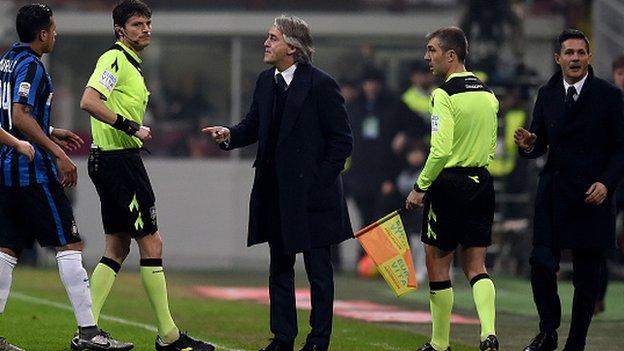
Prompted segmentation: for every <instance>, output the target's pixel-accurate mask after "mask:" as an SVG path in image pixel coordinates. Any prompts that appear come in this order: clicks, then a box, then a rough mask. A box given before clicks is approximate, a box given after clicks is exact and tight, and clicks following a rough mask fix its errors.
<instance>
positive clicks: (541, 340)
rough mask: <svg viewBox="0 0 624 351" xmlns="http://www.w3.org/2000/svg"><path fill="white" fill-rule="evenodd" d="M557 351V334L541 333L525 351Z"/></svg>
mask: <svg viewBox="0 0 624 351" xmlns="http://www.w3.org/2000/svg"><path fill="white" fill-rule="evenodd" d="M555 349H557V333H539V334H537V335H536V336H535V337H534V338H533V339H532V340H531V343H530V344H529V345H528V346H527V347H525V348H524V351H554V350H555Z"/></svg>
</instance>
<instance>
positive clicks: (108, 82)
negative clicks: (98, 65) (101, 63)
mask: <svg viewBox="0 0 624 351" xmlns="http://www.w3.org/2000/svg"><path fill="white" fill-rule="evenodd" d="M100 84H102V86H103V87H104V88H106V90H108V92H109V93H112V92H113V88H114V87H115V85H116V84H117V77H115V75H114V74H113V73H111V72H110V71H108V70H104V72H102V76H101V77H100Z"/></svg>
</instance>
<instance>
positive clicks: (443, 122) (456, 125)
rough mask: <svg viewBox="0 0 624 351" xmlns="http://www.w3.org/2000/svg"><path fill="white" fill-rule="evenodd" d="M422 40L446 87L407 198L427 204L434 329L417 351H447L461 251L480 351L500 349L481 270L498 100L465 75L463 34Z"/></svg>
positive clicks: (449, 31)
mask: <svg viewBox="0 0 624 351" xmlns="http://www.w3.org/2000/svg"><path fill="white" fill-rule="evenodd" d="M427 40H428V44H427V51H426V54H425V60H427V62H429V67H430V69H431V71H432V72H433V74H434V75H436V76H438V77H441V78H444V79H445V82H444V83H443V84H442V85H441V86H440V87H439V88H437V89H435V90H434V91H433V93H432V96H431V104H432V112H431V150H430V153H429V157H428V158H427V162H426V163H425V167H424V169H423V171H422V173H421V174H420V176H419V178H418V180H417V181H416V184H415V185H414V190H413V191H412V192H411V193H410V194H409V196H408V197H407V200H406V207H407V208H408V209H411V208H414V207H417V206H423V205H424V206H425V210H424V221H423V223H424V224H423V231H422V233H423V234H422V241H423V242H424V243H425V253H426V261H427V273H428V275H429V288H430V291H431V294H430V307H431V319H432V324H433V325H432V337H431V341H430V342H428V343H426V344H425V345H423V346H422V347H421V348H420V349H418V350H420V351H434V350H435V351H443V350H449V349H450V348H449V344H450V342H449V334H450V324H451V322H450V318H451V309H452V307H453V288H452V285H451V278H450V274H449V271H450V266H451V263H452V262H453V252H454V251H455V249H456V248H457V246H458V245H460V246H461V249H460V255H461V265H462V269H463V270H464V274H465V275H466V278H468V280H469V281H470V284H471V286H472V291H473V298H474V301H475V305H476V308H477V313H478V315H479V319H480V321H481V343H480V345H479V349H480V350H490V351H491V350H498V349H499V344H498V340H497V338H496V332H495V329H494V318H495V308H494V298H495V290H494V284H493V283H492V280H491V279H490V277H489V275H488V274H487V272H486V269H485V254H486V248H487V246H489V245H490V244H491V227H492V221H493V218H494V188H493V185H492V177H491V176H490V174H489V173H488V171H487V170H486V167H487V165H488V164H489V162H490V161H491V160H492V158H493V156H494V151H495V148H496V132H497V118H496V114H497V112H498V101H497V100H496V97H495V96H494V94H493V93H492V91H491V90H490V89H489V88H488V87H487V86H486V85H485V84H483V82H481V81H480V80H479V79H478V78H477V77H476V76H475V75H474V74H472V73H471V72H468V71H466V67H465V65H464V62H465V59H466V55H467V53H468V41H467V40H466V36H465V34H464V32H463V31H462V30H461V29H459V28H456V27H448V28H442V29H438V30H437V31H435V32H433V33H431V34H429V35H428V36H427Z"/></svg>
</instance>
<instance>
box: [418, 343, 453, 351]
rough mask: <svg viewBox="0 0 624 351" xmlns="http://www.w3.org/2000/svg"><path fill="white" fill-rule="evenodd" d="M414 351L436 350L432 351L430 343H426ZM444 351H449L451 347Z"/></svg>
mask: <svg viewBox="0 0 624 351" xmlns="http://www.w3.org/2000/svg"><path fill="white" fill-rule="evenodd" d="M416 351H437V350H436V349H434V348H433V346H431V344H430V343H426V344H424V345H423V346H421V347H419V348H418V349H417V350H416ZM446 351H451V347H450V346H449V347H447V348H446Z"/></svg>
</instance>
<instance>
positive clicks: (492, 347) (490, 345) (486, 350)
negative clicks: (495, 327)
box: [479, 335, 498, 351]
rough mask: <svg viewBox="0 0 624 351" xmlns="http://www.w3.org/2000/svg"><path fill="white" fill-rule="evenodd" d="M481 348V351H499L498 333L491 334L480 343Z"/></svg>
mask: <svg viewBox="0 0 624 351" xmlns="http://www.w3.org/2000/svg"><path fill="white" fill-rule="evenodd" d="M479 350H481V351H498V339H497V338H496V335H489V336H488V337H487V338H485V340H483V341H481V344H479Z"/></svg>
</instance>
